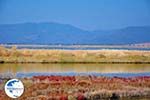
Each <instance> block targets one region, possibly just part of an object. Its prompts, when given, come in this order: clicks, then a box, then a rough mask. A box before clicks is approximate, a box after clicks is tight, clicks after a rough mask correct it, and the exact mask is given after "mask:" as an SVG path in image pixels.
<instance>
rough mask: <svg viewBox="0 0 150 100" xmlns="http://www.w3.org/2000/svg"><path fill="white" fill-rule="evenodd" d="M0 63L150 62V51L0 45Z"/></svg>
mask: <svg viewBox="0 0 150 100" xmlns="http://www.w3.org/2000/svg"><path fill="white" fill-rule="evenodd" d="M0 62H1V63H150V51H136V50H43V49H42V50H39V49H38V50H35V49H16V48H15V47H12V48H11V49H6V48H4V47H0Z"/></svg>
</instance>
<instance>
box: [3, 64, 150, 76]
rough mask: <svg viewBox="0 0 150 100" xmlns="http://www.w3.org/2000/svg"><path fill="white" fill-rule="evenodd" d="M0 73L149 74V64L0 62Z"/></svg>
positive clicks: (27, 74) (24, 74)
mask: <svg viewBox="0 0 150 100" xmlns="http://www.w3.org/2000/svg"><path fill="white" fill-rule="evenodd" d="M0 73H14V74H16V75H17V76H33V75H51V74H55V75H58V74H59V75H60V74H61V75H75V74H94V75H105V76H122V77H128V76H150V64H0Z"/></svg>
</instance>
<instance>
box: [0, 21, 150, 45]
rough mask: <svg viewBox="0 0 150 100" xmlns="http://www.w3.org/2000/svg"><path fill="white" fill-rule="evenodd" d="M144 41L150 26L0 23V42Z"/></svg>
mask: <svg viewBox="0 0 150 100" xmlns="http://www.w3.org/2000/svg"><path fill="white" fill-rule="evenodd" d="M143 42H150V26H143V27H128V28H124V29H118V30H111V31H101V30H98V31H85V30H82V29H80V28H77V27H74V26H71V25H68V24H59V23H23V24H2V25H0V43H28V44H30V43H32V44H35V43H36V44H38V43H39V44H131V43H132V44H134V43H143Z"/></svg>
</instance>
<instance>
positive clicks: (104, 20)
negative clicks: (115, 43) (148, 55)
mask: <svg viewBox="0 0 150 100" xmlns="http://www.w3.org/2000/svg"><path fill="white" fill-rule="evenodd" d="M24 22H58V23H64V24H71V25H74V26H76V27H79V28H82V29H85V30H97V29H102V30H108V29H117V28H124V27H128V26H145V25H150V0H0V24H8V23H24Z"/></svg>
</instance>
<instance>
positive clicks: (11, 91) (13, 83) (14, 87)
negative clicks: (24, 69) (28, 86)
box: [5, 79, 24, 98]
mask: <svg viewBox="0 0 150 100" xmlns="http://www.w3.org/2000/svg"><path fill="white" fill-rule="evenodd" d="M5 92H6V94H7V95H8V96H9V97H10V98H18V97H20V96H21V95H22V94H23V92H24V85H23V83H22V82H21V81H20V80H18V79H11V80H9V81H8V82H7V83H6V84H5Z"/></svg>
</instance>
